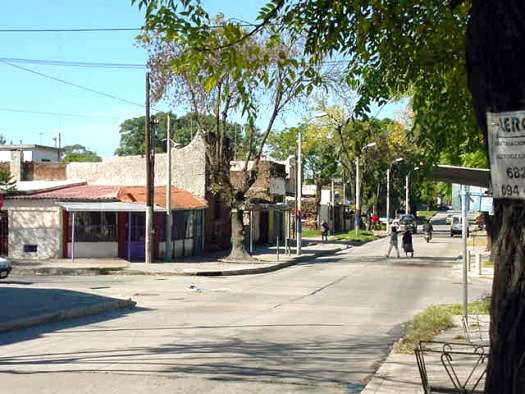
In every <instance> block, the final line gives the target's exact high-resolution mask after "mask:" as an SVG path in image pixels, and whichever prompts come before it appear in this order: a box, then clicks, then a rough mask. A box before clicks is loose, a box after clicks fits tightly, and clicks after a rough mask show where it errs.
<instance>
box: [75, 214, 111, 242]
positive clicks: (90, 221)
mask: <svg viewBox="0 0 525 394" xmlns="http://www.w3.org/2000/svg"><path fill="white" fill-rule="evenodd" d="M74 217H75V242H116V241H117V214H116V213H115V212H75V214H74ZM72 218H73V215H70V216H69V226H68V241H69V242H71V241H72V239H71V238H72V237H71V224H72Z"/></svg>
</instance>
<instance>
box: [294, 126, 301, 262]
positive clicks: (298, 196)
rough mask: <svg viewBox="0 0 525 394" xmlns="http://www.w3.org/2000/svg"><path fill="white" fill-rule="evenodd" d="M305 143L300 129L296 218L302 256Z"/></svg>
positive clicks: (299, 253) (298, 247)
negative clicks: (302, 148)
mask: <svg viewBox="0 0 525 394" xmlns="http://www.w3.org/2000/svg"><path fill="white" fill-rule="evenodd" d="M302 143H303V133H302V131H301V129H300V128H299V135H298V137H297V206H296V217H297V226H296V229H295V230H296V231H297V247H296V254H297V255H298V256H299V255H301V246H302V245H301V244H302V241H303V239H302V238H303V234H302V233H303V226H302V216H303V213H302V197H303V179H302V176H303V173H302V172H303V169H302V150H301V145H302Z"/></svg>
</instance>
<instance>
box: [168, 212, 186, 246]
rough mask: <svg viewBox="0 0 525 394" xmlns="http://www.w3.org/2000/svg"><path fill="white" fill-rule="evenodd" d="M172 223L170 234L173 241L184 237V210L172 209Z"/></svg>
mask: <svg viewBox="0 0 525 394" xmlns="http://www.w3.org/2000/svg"><path fill="white" fill-rule="evenodd" d="M172 216H173V225H172V230H171V235H172V238H173V240H174V241H176V240H178V239H184V234H185V233H186V228H185V226H184V211H173V212H172Z"/></svg>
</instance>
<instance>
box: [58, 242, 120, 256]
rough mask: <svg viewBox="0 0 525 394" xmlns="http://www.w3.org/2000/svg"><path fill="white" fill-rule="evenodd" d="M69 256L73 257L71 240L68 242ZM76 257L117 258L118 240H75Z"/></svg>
mask: <svg viewBox="0 0 525 394" xmlns="http://www.w3.org/2000/svg"><path fill="white" fill-rule="evenodd" d="M67 250H68V256H69V257H70V258H71V250H72V248H71V242H69V243H68V249H67ZM75 257H79V258H115V257H118V242H75Z"/></svg>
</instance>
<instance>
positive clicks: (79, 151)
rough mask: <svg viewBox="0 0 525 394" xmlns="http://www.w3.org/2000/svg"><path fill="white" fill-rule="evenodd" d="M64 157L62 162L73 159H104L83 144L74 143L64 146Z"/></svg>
mask: <svg viewBox="0 0 525 394" xmlns="http://www.w3.org/2000/svg"><path fill="white" fill-rule="evenodd" d="M63 150H64V157H63V158H62V162H64V163H69V162H72V161H102V159H101V158H100V156H98V155H97V154H96V153H95V152H93V151H91V150H88V149H86V148H85V147H84V146H83V145H80V144H74V145H67V146H64V148H63Z"/></svg>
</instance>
